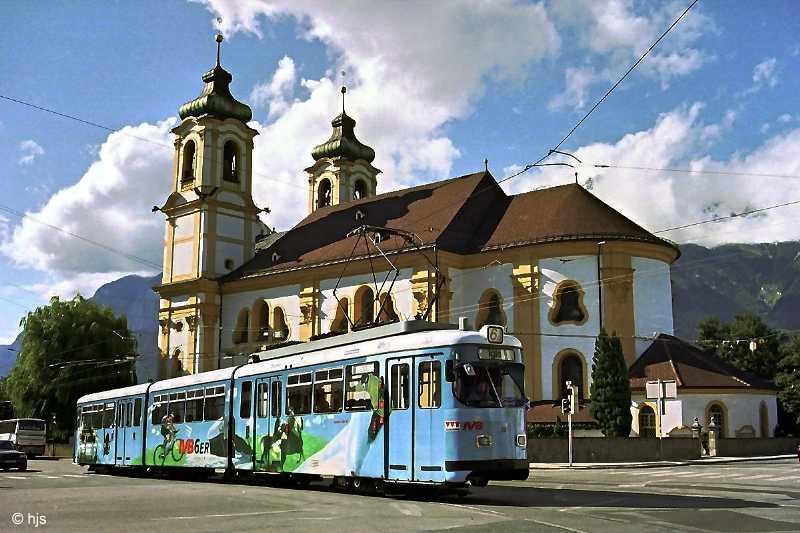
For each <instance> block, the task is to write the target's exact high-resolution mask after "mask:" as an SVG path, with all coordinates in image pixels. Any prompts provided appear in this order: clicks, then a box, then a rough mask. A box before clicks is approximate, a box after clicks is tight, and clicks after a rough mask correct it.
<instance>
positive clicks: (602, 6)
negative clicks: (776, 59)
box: [550, 0, 715, 109]
mask: <svg viewBox="0 0 800 533" xmlns="http://www.w3.org/2000/svg"><path fill="white" fill-rule="evenodd" d="M651 5H653V4H651ZM685 7H686V6H685V5H683V4H682V3H678V2H669V3H666V4H655V7H648V6H647V5H639V4H635V3H634V2H633V0H605V1H598V0H578V1H570V2H555V3H553V4H552V6H551V10H552V12H553V13H554V16H555V17H556V19H557V20H558V21H559V23H560V25H561V26H562V27H564V28H571V29H572V30H573V31H574V32H575V35H576V39H575V42H574V44H575V45H577V47H578V48H582V49H584V50H585V51H586V52H587V53H588V54H589V57H590V58H591V59H592V63H593V64H594V66H593V67H591V68H589V67H585V66H584V67H574V66H567V67H566V69H565V89H564V92H563V93H562V94H561V95H558V96H556V97H555V98H554V99H552V100H551V102H550V107H551V109H555V108H560V107H564V106H568V105H571V106H574V107H576V108H578V109H580V108H583V107H584V106H585V105H586V103H587V96H588V94H589V91H590V90H591V89H592V87H593V86H594V85H595V84H597V83H600V82H611V81H614V80H616V79H617V78H618V77H619V76H620V75H621V74H622V73H623V72H625V70H626V69H627V68H628V67H629V66H630V65H631V64H633V62H634V61H635V60H637V59H638V58H639V56H640V55H641V54H642V53H643V52H644V51H645V50H647V48H648V47H649V46H650V45H651V44H652V43H653V42H654V41H655V40H656V38H658V36H659V35H660V34H661V33H662V32H663V31H664V29H666V28H667V27H668V26H669V25H670V24H671V23H672V21H673V20H675V18H677V16H678V15H679V14H680V13H681V12H682V11H683V9H685ZM714 30H715V28H714V24H713V22H712V21H711V19H709V18H708V17H707V16H706V15H705V14H703V12H702V11H701V10H700V9H699V8H698V7H695V8H694V9H692V10H691V11H690V12H689V13H687V14H686V16H685V17H684V18H683V20H681V22H680V23H679V24H678V25H677V26H675V27H674V28H673V30H672V31H671V32H670V33H669V35H667V37H665V38H664V40H663V41H661V43H660V44H659V45H658V47H657V48H655V49H654V50H653V51H652V52H650V54H649V55H648V56H647V58H646V59H645V60H644V61H643V62H642V63H641V64H640V65H639V67H638V68H637V70H638V72H640V73H641V74H643V75H645V76H647V77H649V78H651V79H655V80H658V81H659V83H660V85H661V87H662V89H666V88H668V87H669V84H670V82H671V81H672V80H673V79H674V78H676V77H680V76H686V75H687V74H690V73H691V72H694V71H695V70H697V69H699V68H700V67H701V66H703V65H704V64H705V63H706V62H707V61H709V60H710V59H711V58H710V57H709V55H708V54H707V53H706V52H704V51H702V50H700V49H698V48H696V47H695V42H696V41H697V40H698V39H699V38H700V37H701V36H702V35H703V33H705V32H709V31H714ZM576 71H582V72H580V74H581V75H580V76H579V77H578V76H577V75H576ZM590 74H591V75H590Z"/></svg>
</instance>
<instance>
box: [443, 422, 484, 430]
mask: <svg viewBox="0 0 800 533" xmlns="http://www.w3.org/2000/svg"><path fill="white" fill-rule="evenodd" d="M444 430H445V431H483V422H482V421H480V420H473V421H468V422H461V421H460V420H445V421H444Z"/></svg>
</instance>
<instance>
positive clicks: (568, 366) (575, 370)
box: [558, 352, 584, 400]
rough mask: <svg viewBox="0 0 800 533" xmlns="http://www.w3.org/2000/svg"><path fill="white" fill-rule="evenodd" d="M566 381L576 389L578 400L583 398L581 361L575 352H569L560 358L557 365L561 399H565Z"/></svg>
mask: <svg viewBox="0 0 800 533" xmlns="http://www.w3.org/2000/svg"><path fill="white" fill-rule="evenodd" d="M567 381H571V382H572V385H573V386H577V387H578V398H579V399H581V400H582V399H583V398H584V391H583V361H581V358H580V356H579V355H578V354H576V353H575V352H569V353H567V354H565V355H564V356H563V357H561V359H560V361H559V363H558V387H559V390H560V391H561V398H566V397H567Z"/></svg>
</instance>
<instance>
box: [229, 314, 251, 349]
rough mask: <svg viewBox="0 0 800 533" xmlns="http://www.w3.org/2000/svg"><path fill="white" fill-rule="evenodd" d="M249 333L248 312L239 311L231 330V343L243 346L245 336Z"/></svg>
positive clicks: (245, 340)
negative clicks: (234, 326) (234, 325)
mask: <svg viewBox="0 0 800 533" xmlns="http://www.w3.org/2000/svg"><path fill="white" fill-rule="evenodd" d="M249 331H250V312H249V311H248V310H247V309H242V310H241V311H239V316H238V318H237V319H236V328H234V330H233V343H234V344H244V343H246V342H247V334H248V332H249Z"/></svg>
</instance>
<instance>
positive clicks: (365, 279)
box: [319, 268, 414, 333]
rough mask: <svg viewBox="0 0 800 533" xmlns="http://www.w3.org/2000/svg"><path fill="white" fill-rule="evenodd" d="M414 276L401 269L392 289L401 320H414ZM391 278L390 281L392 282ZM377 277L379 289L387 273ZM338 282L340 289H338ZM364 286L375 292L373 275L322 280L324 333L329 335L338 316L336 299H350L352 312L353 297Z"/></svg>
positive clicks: (320, 287)
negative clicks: (334, 292) (412, 280)
mask: <svg viewBox="0 0 800 533" xmlns="http://www.w3.org/2000/svg"><path fill="white" fill-rule="evenodd" d="M412 274H413V273H412V270H411V269H410V268H404V269H401V270H400V273H399V274H398V276H397V279H396V281H395V283H394V286H393V287H392V300H393V301H394V306H395V311H396V312H397V314H398V316H400V318H401V319H402V318H413V308H414V307H413V303H412V301H413V299H414V297H413V295H412V294H411V276H412ZM391 276H393V275H391ZM391 276H390V278H389V281H391ZM375 277H376V278H377V280H378V288H380V286H381V282H382V280H383V279H384V278H385V277H386V272H385V271H384V272H376V273H375ZM337 281H338V288H336V285H337ZM389 281H387V283H386V286H385V290H386V289H388V288H389V286H390V284H389ZM364 285H366V286H369V287H370V288H372V290H373V291H374V290H375V281H374V279H373V277H372V274H371V273H369V272H367V273H365V274H358V275H355V276H346V277H344V278H342V279H341V280H338V278H331V279H325V280H321V281H320V282H319V290H320V321H321V331H322V333H327V332H328V331H330V328H331V322H332V321H333V319H334V317H335V316H336V309H337V307H338V305H339V304H338V300H337V299H336V298H337V296H338V298H339V299H342V298H347V299H348V304H349V309H350V310H351V312H352V309H353V297H354V296H355V293H356V291H357V290H358V288H359V287H361V286H364ZM334 288H336V296H334V294H333V290H334ZM385 290H384V292H385ZM351 319H352V317H351Z"/></svg>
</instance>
